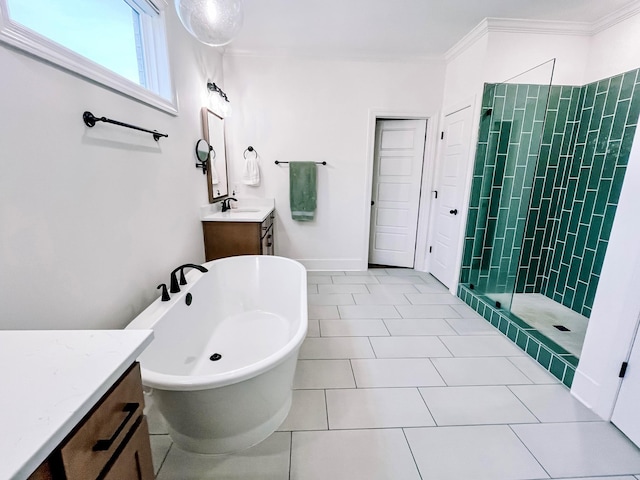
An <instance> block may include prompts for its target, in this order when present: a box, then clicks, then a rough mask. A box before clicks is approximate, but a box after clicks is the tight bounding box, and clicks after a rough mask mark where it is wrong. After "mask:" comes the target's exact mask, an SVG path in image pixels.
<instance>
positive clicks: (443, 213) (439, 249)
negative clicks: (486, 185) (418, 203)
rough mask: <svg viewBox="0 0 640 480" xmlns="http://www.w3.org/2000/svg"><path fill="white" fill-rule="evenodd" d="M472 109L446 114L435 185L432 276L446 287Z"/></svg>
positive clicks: (452, 266) (452, 273)
mask: <svg viewBox="0 0 640 480" xmlns="http://www.w3.org/2000/svg"><path fill="white" fill-rule="evenodd" d="M470 128H471V106H467V107H466V108H463V109H461V110H457V111H455V112H453V113H450V114H448V115H447V116H445V118H444V129H443V132H442V135H443V138H442V140H443V141H444V145H443V147H442V149H441V155H440V165H439V166H438V167H439V168H438V174H437V181H436V192H437V194H436V195H437V198H436V199H435V200H434V210H433V212H434V214H435V219H434V222H433V229H434V231H433V236H432V247H433V248H432V251H431V253H432V259H431V266H430V271H431V274H432V275H433V276H434V277H436V278H437V279H438V280H440V281H441V282H442V283H443V284H444V285H446V286H447V287H451V285H453V284H455V282H456V276H457V275H458V271H457V268H456V258H457V255H458V243H459V236H460V228H461V225H460V215H459V213H460V210H461V209H462V201H463V198H464V187H465V183H466V173H467V171H466V162H467V159H468V156H469V139H470Z"/></svg>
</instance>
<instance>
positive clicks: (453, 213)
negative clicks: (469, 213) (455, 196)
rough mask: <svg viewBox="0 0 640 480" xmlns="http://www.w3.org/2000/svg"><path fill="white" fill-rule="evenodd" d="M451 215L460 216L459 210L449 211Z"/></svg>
mask: <svg viewBox="0 0 640 480" xmlns="http://www.w3.org/2000/svg"><path fill="white" fill-rule="evenodd" d="M449 213H450V214H451V215H457V214H458V209H457V208H454V209H453V210H449Z"/></svg>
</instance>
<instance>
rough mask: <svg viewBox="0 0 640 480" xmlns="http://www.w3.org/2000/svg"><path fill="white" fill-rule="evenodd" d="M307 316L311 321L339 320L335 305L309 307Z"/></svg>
mask: <svg viewBox="0 0 640 480" xmlns="http://www.w3.org/2000/svg"><path fill="white" fill-rule="evenodd" d="M323 278H324V277H323ZM307 315H308V316H309V318H310V319H313V320H322V319H323V318H340V314H339V313H338V307H336V306H335V305H309V307H308V309H307Z"/></svg>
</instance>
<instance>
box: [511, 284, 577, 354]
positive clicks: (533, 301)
mask: <svg viewBox="0 0 640 480" xmlns="http://www.w3.org/2000/svg"><path fill="white" fill-rule="evenodd" d="M511 313H513V314H514V315H517V316H518V317H520V318H521V319H522V320H524V321H525V322H526V323H528V324H529V325H530V326H532V327H533V328H535V329H536V330H538V331H539V332H540V333H542V334H543V335H545V336H547V337H549V338H550V339H551V340H553V341H554V342H556V343H557V344H558V345H560V346H561V347H563V348H564V349H565V350H567V351H568V352H569V353H571V354H573V355H575V356H576V357H580V352H581V351H582V344H583V343H584V337H585V335H586V333H587V325H588V324H589V319H588V318H587V317H584V316H582V315H580V314H579V313H576V312H574V311H573V310H571V309H570V308H567V307H565V306H564V305H561V304H559V303H557V302H554V301H553V300H551V299H550V298H549V297H546V296H544V295H542V294H540V293H516V294H515V295H514V296H513V302H512V303H511ZM554 325H563V326H565V327H566V328H568V329H569V330H570V331H569V332H562V331H560V330H558V329H557V328H555V327H554Z"/></svg>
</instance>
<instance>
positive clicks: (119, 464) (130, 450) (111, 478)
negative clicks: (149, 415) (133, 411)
mask: <svg viewBox="0 0 640 480" xmlns="http://www.w3.org/2000/svg"><path fill="white" fill-rule="evenodd" d="M133 428H134V430H135V431H134V433H133V435H132V436H131V438H130V439H129V441H128V442H127V444H126V445H125V446H124V448H123V449H122V451H121V452H120V454H119V455H118V456H117V458H116V460H115V461H114V463H113V464H112V465H111V466H110V467H109V469H108V471H107V472H106V474H105V475H104V476H103V477H102V479H103V480H153V478H154V473H153V462H152V460H151V446H150V443H149V427H148V426H147V419H146V417H142V418H141V421H140V422H139V423H138V424H137V425H136V426H134V427H133Z"/></svg>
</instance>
